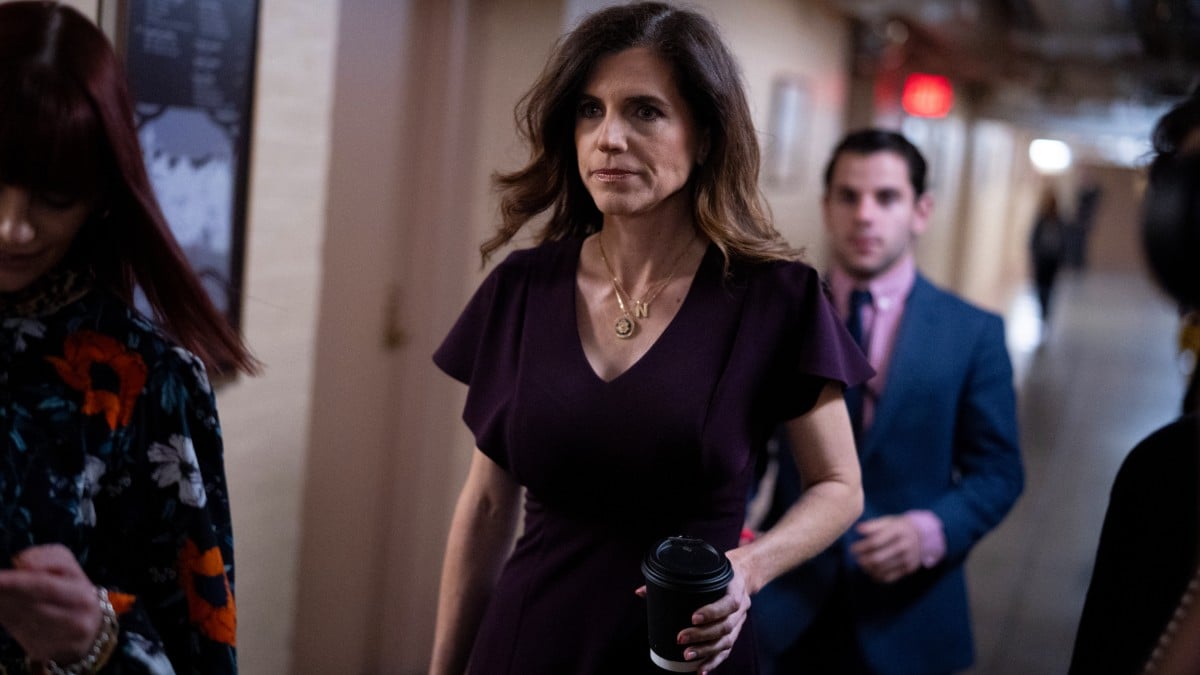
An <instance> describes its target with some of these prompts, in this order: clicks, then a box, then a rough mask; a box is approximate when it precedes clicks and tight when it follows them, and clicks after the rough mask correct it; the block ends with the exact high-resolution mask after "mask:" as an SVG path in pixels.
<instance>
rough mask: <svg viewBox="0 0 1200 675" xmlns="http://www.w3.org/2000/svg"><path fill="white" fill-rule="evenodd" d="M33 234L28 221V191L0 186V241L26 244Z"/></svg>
mask: <svg viewBox="0 0 1200 675" xmlns="http://www.w3.org/2000/svg"><path fill="white" fill-rule="evenodd" d="M34 234H35V232H34V230H33V225H31V224H30V222H29V191H28V190H24V189H21V188H14V187H4V186H0V243H3V244H8V245H14V244H27V243H29V242H31V241H33V237H34Z"/></svg>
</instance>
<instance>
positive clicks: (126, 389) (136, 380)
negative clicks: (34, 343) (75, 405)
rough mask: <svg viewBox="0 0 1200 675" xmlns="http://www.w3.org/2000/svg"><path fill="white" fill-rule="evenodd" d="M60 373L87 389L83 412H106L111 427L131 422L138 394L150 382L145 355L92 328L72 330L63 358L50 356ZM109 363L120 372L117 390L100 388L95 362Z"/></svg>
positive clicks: (74, 383)
mask: <svg viewBox="0 0 1200 675" xmlns="http://www.w3.org/2000/svg"><path fill="white" fill-rule="evenodd" d="M46 358H47V359H48V360H49V361H50V363H52V364H54V367H55V369H57V370H58V375H59V377H61V378H62V379H63V382H66V383H67V385H69V386H70V387H71V388H73V389H78V390H79V391H81V392H83V413H84V414H85V415H98V414H103V415H104V419H105V421H106V422H108V428H109V429H112V430H114V431H115V430H116V429H117V427H119V426H125V425H126V424H129V420H130V418H132V417H133V407H134V404H135V403H136V402H137V397H138V394H139V393H140V392H141V391H142V387H143V386H144V385H145V384H146V364H145V362H143V361H142V357H141V356H139V355H138V354H137V353H135V352H131V351H129V350H128V349H126V348H125V346H124V345H122V344H121V343H120V342H117V341H116V340H114V339H113V338H111V337H109V336H107V335H102V334H100V333H96V332H93V331H89V330H81V331H79V332H78V333H72V334H71V335H69V336H68V337H67V340H66V342H65V343H64V344H63V358H58V357H56V356H48V357H46ZM96 365H105V366H108V367H109V368H111V369H112V371H113V372H114V373H115V374H116V379H117V383H116V389H117V390H116V391H110V390H109V389H107V388H100V389H97V388H96V383H95V382H93V380H92V375H93V370H92V368H93V366H96Z"/></svg>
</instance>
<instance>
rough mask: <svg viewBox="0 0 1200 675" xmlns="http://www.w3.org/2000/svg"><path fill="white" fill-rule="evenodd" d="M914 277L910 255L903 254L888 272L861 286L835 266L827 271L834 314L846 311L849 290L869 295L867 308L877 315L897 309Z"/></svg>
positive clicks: (839, 267)
mask: <svg viewBox="0 0 1200 675" xmlns="http://www.w3.org/2000/svg"><path fill="white" fill-rule="evenodd" d="M916 278H917V265H916V262H915V261H914V260H913V255H912V253H906V254H904V257H902V258H901V259H900V260H898V261H896V264H895V265H893V266H892V268H891V269H889V270H887V271H886V272H884V273H883V274H880V275H879V276H877V277H875V278H874V279H871V280H869V281H867V282H866V283H863V282H861V281H858V280H856V279H855V278H854V277H852V276H850V274H849V273H848V272H846V270H844V269H843V268H842V267H841V266H839V265H838V264H837V263H834V264H833V267H832V269H830V271H829V290H830V291H831V292H832V293H833V299H834V302H835V303H836V304H837V308H838V311H839V312H840V313H841V315H842V316H845V315H846V313H847V312H848V311H849V308H850V291H852V290H854V289H855V288H865V289H866V290H868V291H870V292H871V305H872V306H873V307H874V308H875V309H876V310H877V311H881V312H886V311H889V310H892V309H898V308H899V307H901V306H903V304H904V299H905V298H907V297H908V293H909V291H911V290H912V287H913V282H915V281H916Z"/></svg>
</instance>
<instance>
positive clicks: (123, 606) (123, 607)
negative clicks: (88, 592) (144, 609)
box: [108, 591, 137, 616]
mask: <svg viewBox="0 0 1200 675" xmlns="http://www.w3.org/2000/svg"><path fill="white" fill-rule="evenodd" d="M108 601H109V603H111V604H112V606H113V612H115V613H116V615H117V616H122V615H124V614H126V613H128V612H129V610H131V609H133V603H135V602H137V596H136V595H130V594H128V593H118V592H117V591H109V592H108Z"/></svg>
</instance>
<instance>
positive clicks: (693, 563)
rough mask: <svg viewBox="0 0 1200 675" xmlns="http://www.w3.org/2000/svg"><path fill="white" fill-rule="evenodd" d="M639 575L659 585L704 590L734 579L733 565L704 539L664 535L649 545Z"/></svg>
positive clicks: (679, 588)
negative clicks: (665, 536)
mask: <svg viewBox="0 0 1200 675" xmlns="http://www.w3.org/2000/svg"><path fill="white" fill-rule="evenodd" d="M642 574H643V575H645V577H646V581H648V582H652V583H655V584H658V585H659V586H663V587H666V588H675V589H678V590H687V591H694V592H705V591H708V590H714V589H717V588H723V587H725V586H726V585H727V584H728V583H729V580H730V579H732V578H733V566H732V565H730V564H729V559H728V558H726V557H725V554H724V553H721V552H720V551H718V550H717V549H715V548H713V546H712V545H711V544H709V543H708V542H706V541H704V540H703V539H696V538H693V537H667V538H666V539H663V540H661V541H659V542H658V543H656V544H655V545H654V546H652V547H651V548H650V551H649V552H648V553H647V554H646V559H645V560H643V561H642Z"/></svg>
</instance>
